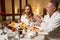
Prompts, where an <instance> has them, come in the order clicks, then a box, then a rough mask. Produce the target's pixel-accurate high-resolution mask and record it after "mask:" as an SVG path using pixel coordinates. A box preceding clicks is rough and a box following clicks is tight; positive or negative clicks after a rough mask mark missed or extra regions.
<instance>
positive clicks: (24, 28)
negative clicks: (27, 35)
mask: <svg viewBox="0 0 60 40" xmlns="http://www.w3.org/2000/svg"><path fill="white" fill-rule="evenodd" d="M20 27H21V28H22V29H23V30H24V31H26V30H27V26H26V24H24V23H23V22H21V24H20Z"/></svg>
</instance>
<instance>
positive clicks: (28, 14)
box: [21, 4, 33, 25]
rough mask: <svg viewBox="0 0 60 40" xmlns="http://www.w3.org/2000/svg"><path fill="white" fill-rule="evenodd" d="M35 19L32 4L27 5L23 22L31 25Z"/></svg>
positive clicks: (22, 18)
mask: <svg viewBox="0 0 60 40" xmlns="http://www.w3.org/2000/svg"><path fill="white" fill-rule="evenodd" d="M32 18H33V12H32V8H31V5H30V4H27V5H26V6H25V7H24V12H23V15H22V16H21V22H23V23H25V24H26V25H29V22H30V21H31V20H32Z"/></svg>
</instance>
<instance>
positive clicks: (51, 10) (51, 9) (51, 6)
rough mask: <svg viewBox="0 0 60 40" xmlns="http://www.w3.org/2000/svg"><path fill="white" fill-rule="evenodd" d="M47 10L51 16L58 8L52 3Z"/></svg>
mask: <svg viewBox="0 0 60 40" xmlns="http://www.w3.org/2000/svg"><path fill="white" fill-rule="evenodd" d="M46 10H47V13H49V14H50V15H51V14H52V13H53V12H54V11H55V10H56V8H55V6H54V5H53V4H52V3H48V5H47V7H46Z"/></svg>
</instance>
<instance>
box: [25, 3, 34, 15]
mask: <svg viewBox="0 0 60 40" xmlns="http://www.w3.org/2000/svg"><path fill="white" fill-rule="evenodd" d="M27 6H28V7H29V8H30V12H29V14H28V15H29V16H33V12H32V7H31V5H30V4H27V5H25V7H24V11H25V8H26V7H27ZM24 14H25V12H24Z"/></svg>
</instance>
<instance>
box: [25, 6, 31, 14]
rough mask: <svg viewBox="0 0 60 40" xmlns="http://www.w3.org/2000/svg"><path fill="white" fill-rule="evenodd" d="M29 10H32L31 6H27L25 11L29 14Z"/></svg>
mask: <svg viewBox="0 0 60 40" xmlns="http://www.w3.org/2000/svg"><path fill="white" fill-rule="evenodd" d="M29 12H30V8H29V7H28V6H26V7H25V13H26V14H29Z"/></svg>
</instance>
